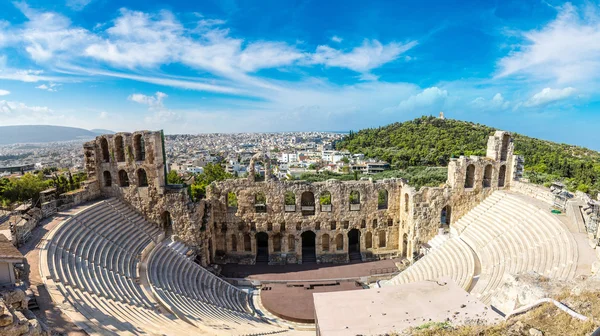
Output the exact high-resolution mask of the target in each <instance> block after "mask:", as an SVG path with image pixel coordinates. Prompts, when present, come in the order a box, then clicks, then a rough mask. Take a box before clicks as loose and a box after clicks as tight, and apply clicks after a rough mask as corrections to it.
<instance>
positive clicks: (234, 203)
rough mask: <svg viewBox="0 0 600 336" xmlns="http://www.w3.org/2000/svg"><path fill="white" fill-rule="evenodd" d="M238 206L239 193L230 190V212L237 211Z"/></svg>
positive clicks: (228, 200)
mask: <svg viewBox="0 0 600 336" xmlns="http://www.w3.org/2000/svg"><path fill="white" fill-rule="evenodd" d="M237 207H238V200H237V195H236V194H235V192H233V191H230V192H228V193H227V210H228V211H229V212H236V211H237Z"/></svg>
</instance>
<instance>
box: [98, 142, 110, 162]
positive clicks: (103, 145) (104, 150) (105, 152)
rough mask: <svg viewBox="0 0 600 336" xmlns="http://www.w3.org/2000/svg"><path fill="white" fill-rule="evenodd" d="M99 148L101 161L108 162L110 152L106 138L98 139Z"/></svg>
mask: <svg viewBox="0 0 600 336" xmlns="http://www.w3.org/2000/svg"><path fill="white" fill-rule="evenodd" d="M100 150H102V162H110V153H109V151H108V141H107V140H106V138H102V139H100Z"/></svg>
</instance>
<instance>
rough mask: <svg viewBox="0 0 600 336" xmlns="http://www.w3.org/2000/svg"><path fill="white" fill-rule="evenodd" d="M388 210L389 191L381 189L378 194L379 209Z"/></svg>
mask: <svg viewBox="0 0 600 336" xmlns="http://www.w3.org/2000/svg"><path fill="white" fill-rule="evenodd" d="M387 208H388V191H387V190H385V189H380V190H379V192H378V193H377V209H379V210H382V209H387Z"/></svg>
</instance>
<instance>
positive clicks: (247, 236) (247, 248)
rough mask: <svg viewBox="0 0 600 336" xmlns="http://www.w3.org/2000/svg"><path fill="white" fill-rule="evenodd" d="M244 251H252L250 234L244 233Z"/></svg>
mask: <svg viewBox="0 0 600 336" xmlns="http://www.w3.org/2000/svg"><path fill="white" fill-rule="evenodd" d="M244 251H246V252H251V251H252V238H250V234H249V233H246V234H244Z"/></svg>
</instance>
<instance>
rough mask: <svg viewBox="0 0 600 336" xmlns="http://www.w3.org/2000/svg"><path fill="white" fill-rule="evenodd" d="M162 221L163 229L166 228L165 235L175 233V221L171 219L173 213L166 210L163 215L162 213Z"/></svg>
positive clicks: (168, 235)
mask: <svg viewBox="0 0 600 336" xmlns="http://www.w3.org/2000/svg"><path fill="white" fill-rule="evenodd" d="M160 223H161V224H162V228H163V230H165V235H166V236H167V237H170V236H171V235H172V234H173V221H172V220H171V213H169V212H168V211H164V212H163V213H162V215H160Z"/></svg>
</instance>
